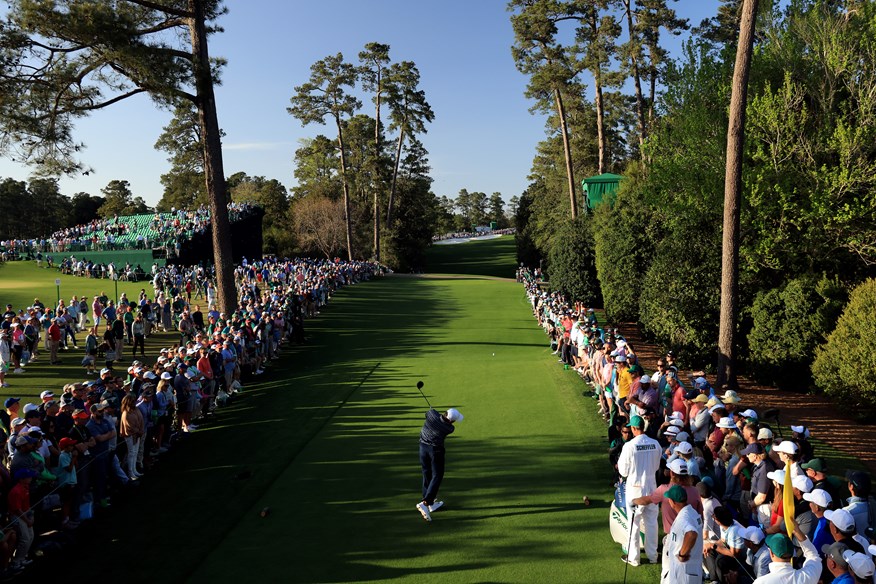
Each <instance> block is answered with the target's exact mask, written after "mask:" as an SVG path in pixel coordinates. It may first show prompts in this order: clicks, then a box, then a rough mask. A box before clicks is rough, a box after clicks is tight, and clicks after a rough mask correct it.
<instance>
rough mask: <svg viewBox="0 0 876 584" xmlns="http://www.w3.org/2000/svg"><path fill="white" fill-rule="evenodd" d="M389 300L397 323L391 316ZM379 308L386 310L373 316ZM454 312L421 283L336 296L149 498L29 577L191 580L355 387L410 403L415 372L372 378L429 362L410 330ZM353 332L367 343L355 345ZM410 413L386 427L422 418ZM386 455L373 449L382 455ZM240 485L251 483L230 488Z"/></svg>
mask: <svg viewBox="0 0 876 584" xmlns="http://www.w3.org/2000/svg"><path fill="white" fill-rule="evenodd" d="M387 298H391V307H392V313H391V314H390V313H387V312H386V310H385V308H384V307H386V306H387V304H386V303H385V302H384V301H385V299H387ZM375 306H379V307H380V308H381V309H382V310H380V311H377V312H375V311H372V310H371V308H372V307H375ZM453 310H454V306H453V305H452V303H451V302H450V301H448V299H447V298H443V297H442V296H440V295H439V294H438V293H437V292H436V290H435V288H434V287H430V286H428V285H424V284H423V283H422V282H420V281H418V280H415V279H413V280H408V281H400V280H391V281H390V280H375V281H373V282H369V283H363V284H360V285H357V286H354V287H352V288H350V289H347V290H344V291H341V292H339V293H338V294H336V295H335V297H334V299H333V301H332V304H331V305H330V306H329V307H327V308H326V309H324V310H323V311H322V314H321V315H320V316H319V317H318V318H317V319H315V320H310V321H307V323H306V334H307V337H308V343H307V344H306V345H303V346H300V347H287V348H286V349H285V351H284V353H283V355H282V357H281V359H280V360H279V361H275V362H274V364H273V365H272V366H271V367H270V368H269V370H268V373H267V374H266V375H264V376H262V377H257V378H254V379H253V380H249V381H247V382H246V383H245V390H244V393H243V397H242V399H240V400H239V401H237V402H236V403H235V404H233V405H232V406H230V407H227V408H223V409H220V410H219V411H218V416H217V419H216V421H215V422H213V423H211V424H209V425H206V426H203V428H202V430H199V431H198V432H197V433H195V434H191V435H184V436H183V437H182V438H183V440H182V442H181V443H180V444H179V445H178V446H177V447H176V448H174V449H173V450H172V451H171V452H169V453H168V454H166V455H165V456H163V457H162V458H161V459H160V461H159V463H158V465H157V466H156V468H155V469H154V470H153V471H151V472H150V473H148V474H147V476H146V478H144V480H143V481H142V486H139V487H136V488H130V489H126V490H124V491H122V492H120V493H119V494H118V495H117V496H115V497H114V498H113V508H112V510H111V511H107V512H104V513H101V514H99V515H98V516H97V518H96V519H95V520H93V521H90V522H87V523H86V524H84V525H83V526H82V527H81V528H80V529H78V530H77V531H76V532H74V533H72V534H71V539H72V543H71V544H70V545H68V546H67V547H66V548H65V550H64V551H63V552H58V555H57V556H56V557H55V558H54V559H53V561H51V562H39V563H38V564H37V565H36V566H35V567H34V568H35V569H34V570H32V575H34V576H37V577H38V578H39V577H50V576H54V575H60V574H62V573H63V574H69V573H71V570H74V571H77V572H82V573H88V574H91V575H92V576H93V577H100V576H107V577H109V576H118V575H119V574H122V573H124V574H126V579H127V580H128V581H131V582H150V581H155V579H161V580H162V581H166V582H179V581H186V580H188V579H189V577H190V576H191V575H192V573H193V571H194V570H195V569H196V568H197V565H198V564H199V563H200V562H201V561H202V560H203V558H205V557H206V556H207V555H208V554H209V552H210V551H211V550H212V549H214V548H215V547H216V546H217V544H218V543H219V542H220V541H222V539H223V538H224V537H225V535H226V534H227V533H228V532H229V531H230V530H233V529H234V528H235V527H236V526H237V524H238V523H239V522H240V520H241V517H242V516H243V514H245V513H246V512H247V511H249V510H250V508H251V507H252V506H253V505H254V504H255V503H256V501H257V500H258V499H259V497H260V496H261V495H262V494H263V493H264V492H265V491H266V490H267V489H268V488H270V485H271V484H272V483H273V482H274V480H275V479H276V478H277V476H279V475H280V473H282V472H283V471H284V470H285V469H286V468H287V467H288V466H289V464H290V463H291V462H292V461H293V460H294V459H295V457H296V456H297V455H298V454H299V453H300V452H301V451H302V449H303V448H304V447H305V446H306V445H307V444H308V442H309V441H310V440H311V439H312V438H313V436H315V435H316V434H317V433H318V432H319V431H320V430H321V429H322V428H323V427H324V426H325V425H326V423H327V422H328V421H329V420H330V419H331V418H332V417H333V416H334V415H335V414H336V413H337V412H338V411H339V410H340V408H341V406H342V405H343V404H344V403H345V402H346V400H347V399H349V397H350V396H351V394H352V393H353V392H354V391H356V390H357V388H358V387H359V386H360V385H361V386H363V387H364V386H365V385H366V384H367V385H368V387H377V385H375V384H379V385H381V386H387V385H389V386H391V385H396V386H402V385H403V386H404V387H405V391H406V393H405V391H401V390H400V389H394V390H391V391H394V392H397V393H398V394H399V396H400V398H410V397H411V395H412V394H411V391H415V388H413V383H414V381H412V379H415V377H414V375H415V374H416V372H413V371H382V370H381V369H380V367H377V368H376V369H375V366H376V365H377V364H378V363H379V362H380V361H381V359H385V358H387V357H389V356H393V355H400V354H404V353H405V352H408V351H411V350H412V348H414V347H419V349H418V350H420V351H422V350H424V349H423V346H424V345H425V341H426V340H427V337H426V335H425V333H424V332H423V330H422V328H421V327H418V326H414V325H412V323H414V324H415V323H421V322H424V321H428V322H430V323H434V325H435V326H441V324H442V323H443V322H444V320H445V319H446V315H448V314H451V313H452V311H453ZM350 329H359V330H360V331H361V332H360V333H358V334H356V335H351V334H350V333H349V332H348V331H349V330H350ZM372 371H373V373H372V374H371V376H370V377H368V375H369V372H372ZM384 397H385V396H384ZM406 401H407V403H408V405H407V406H403V405H401V404H400V405H399V406H397V407H393V408H391V409H386V408H384V409H383V413H382V414H381V415H386V416H393V417H407V416H409V417H413V416H415V415H416V414H417V412H419V413H420V414H422V408H419V407H414V406H413V405H411V402H410V399H407V400H406ZM375 415H376V414H375ZM384 446H385V445H381V444H379V443H377V444H374V445H369V447H368V449H369V450H373V451H374V452H375V453H376V452H377V451H379V450H380V449H381V448H383V447H384ZM241 474H243V475H245V476H246V478H235V477H236V476H239V475H241ZM259 539H260V540H261V538H259ZM261 541H262V542H263V541H264V540H261ZM269 547H270V546H269ZM98 548H99V549H101V550H102V552H101V560H100V561H99V562H94V561H92V559H91V554H90V553H89V550H94V549H98ZM272 549H273V552H274V553H276V552H277V551H278V550H277V549H276V548H272ZM145 550H148V554H147V555H146V556H144V551H145ZM144 557H148V558H149V559H148V560H146V561H139V560H137V561H136V562H135V563H136V569H134V570H132V568H133V566H132V564H131V562H132V561H135V560H134V558H141V559H143V558H144Z"/></svg>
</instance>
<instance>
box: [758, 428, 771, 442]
mask: <svg viewBox="0 0 876 584" xmlns="http://www.w3.org/2000/svg"><path fill="white" fill-rule="evenodd" d="M757 439H758V440H772V439H773V431H772V430H770V429H769V428H761V429H760V430H758V432H757Z"/></svg>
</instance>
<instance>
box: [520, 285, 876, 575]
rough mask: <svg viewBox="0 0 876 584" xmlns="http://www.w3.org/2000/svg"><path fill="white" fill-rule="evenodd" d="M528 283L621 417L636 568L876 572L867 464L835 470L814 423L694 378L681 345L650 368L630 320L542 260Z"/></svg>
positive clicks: (561, 355) (623, 508)
mask: <svg viewBox="0 0 876 584" xmlns="http://www.w3.org/2000/svg"><path fill="white" fill-rule="evenodd" d="M517 281H518V282H521V283H522V284H523V285H524V287H525V290H526V294H527V297H528V299H529V301H530V303H531V306H532V310H533V314H534V315H535V318H536V319H537V321H538V324H539V325H540V326H541V327H542V328H543V329H544V331H545V333H546V335H547V337H548V340H549V342H550V346H551V348H552V352H553V355H555V356H556V357H557V360H558V364H559V365H562V366H563V367H565V368H568V369H570V370H574V371H575V372H576V373H577V374H578V375H579V376H580V377H581V379H582V383H584V384H585V387H587V390H586V391H585V393H588V394H590V395H591V396H592V397H593V398H594V399H595V400H597V402H598V404H599V411H600V414H601V415H602V417H603V420H604V421H605V423H606V425H607V427H608V464H610V465H611V468H612V471H613V472H614V475H615V480H616V483H615V486H616V501H615V506H616V507H617V508H618V509H619V510H620V512H621V513H623V514H624V519H625V521H626V524H627V525H628V526H629V527H626V526H625V527H624V529H623V535H622V536H621V537H620V538H619V540H618V543H621V545H622V548H623V550H624V554H623V555H622V556H621V558H620V560H621V561H623V562H626V563H627V566H625V568H633V569H635V567H637V566H639V565H641V564H643V563H658V562H659V563H661V582H664V583H680V582H684V583H695V584H700V583H702V582H709V583H712V582H719V583H722V584H724V583H729V584H746V583H751V582H757V583H758V584H764V583H779V582H794V583H809V584H816V583H817V582H824V583H828V582H836V583H837V584H847V583H854V584H863V583H871V582H876V579H874V571H876V569H874V561H873V556H874V554H876V545H873V544H874V542H876V534H874V528H876V500H874V498H873V497H872V483H871V477H870V475H869V474H868V473H867V472H864V471H862V470H859V469H853V470H849V471H846V472H842V471H843V470H844V469H832V468H828V463H827V460H826V458H825V454H826V453H825V452H822V450H823V447H822V446H821V445H820V444H819V445H816V443H814V442H813V440H812V438H813V437H812V435H811V432H810V430H809V429H808V428H806V427H805V426H803V425H791V426H782V425H780V424H779V423H778V413H777V412H776V411H769V410H762V411H758V410H757V409H756V408H753V407H751V405H752V404H746V402H745V399H744V397H743V396H740V395H738V394H737V392H735V391H733V390H731V389H724V388H718V389H716V388H713V387H712V386H711V384H710V383H709V381H708V380H707V379H706V377H705V374H704V373H703V372H694V373H693V374H692V375H691V376H690V377H689V378H688V379H685V378H684V376H683V375H682V369H680V365H679V363H678V362H677V360H676V357H675V355H674V353H673V352H672V351H669V352H668V353H667V354H666V355H665V356H664V357H663V358H661V359H658V361H657V363H656V369H655V370H653V371H650V370H645V368H644V367H643V365H642V364H641V363H640V362H639V358H638V356H637V354H636V350H635V347H633V345H632V344H631V343H629V342H628V341H627V340H626V339H625V338H624V337H623V335H621V334H620V333H619V331H618V330H617V329H614V330H612V329H610V328H605V327H603V326H601V325H600V323H599V321H598V319H597V316H596V312H595V311H594V310H593V309H592V308H587V307H585V306H583V305H582V304H580V303H575V302H569V301H567V299H566V298H564V297H563V296H562V295H561V294H559V293H557V292H550V291H548V290H547V289H546V286H545V285H544V283H543V279H542V275H541V273H540V272H539V271H538V270H531V269H527V268H520V270H518V273H517ZM832 471H841V472H840V474H835V473H834V472H832ZM586 502H587V501H586V497H585V503H586ZM786 506H787V508H786ZM660 532H662V533H663V534H665V535H664V537H662V538H661V537H659V536H658V534H659V533H660ZM789 534H790V536H789ZM616 539H617V538H616ZM661 548H662V554H660V557H658V554H659V553H660V552H659V550H660V549H661Z"/></svg>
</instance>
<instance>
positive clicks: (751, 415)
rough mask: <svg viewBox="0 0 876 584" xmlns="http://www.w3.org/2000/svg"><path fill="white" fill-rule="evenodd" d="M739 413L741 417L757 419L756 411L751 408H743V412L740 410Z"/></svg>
mask: <svg viewBox="0 0 876 584" xmlns="http://www.w3.org/2000/svg"><path fill="white" fill-rule="evenodd" d="M739 415H740V416H742V417H743V418H754V419H755V420H756V419H757V412H755V411H754V410H751V409H749V410H745V411H744V412H742V413H741V414H739Z"/></svg>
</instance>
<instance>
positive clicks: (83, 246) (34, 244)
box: [0, 202, 255, 263]
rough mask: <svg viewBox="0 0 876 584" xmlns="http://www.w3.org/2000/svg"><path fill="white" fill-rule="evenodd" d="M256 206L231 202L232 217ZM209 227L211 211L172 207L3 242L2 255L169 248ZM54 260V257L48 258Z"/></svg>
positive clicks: (40, 255) (31, 256) (5, 257)
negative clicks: (36, 236) (166, 210)
mask: <svg viewBox="0 0 876 584" xmlns="http://www.w3.org/2000/svg"><path fill="white" fill-rule="evenodd" d="M254 208H255V206H254V205H252V204H250V203H246V202H244V203H229V205H228V214H229V220H230V221H231V222H232V223H233V222H235V221H237V220H239V219H242V218H244V217H246V216H247V215H248V214H249V213H250V212H252V211H253V209H254ZM209 227H210V210H209V208H207V207H206V206H201V207H199V208H197V209H194V210H184V209H171V211H170V212H167V213H158V212H156V213H155V214H154V215H152V217H151V218H150V217H148V216H142V215H130V216H125V217H118V216H116V217H113V218H111V219H94V220H92V221H90V222H88V223H85V224H82V225H75V226H73V227H65V228H64V229H60V230H58V231H56V232H54V233H52V234H51V235H50V236H48V237H44V238H32V239H12V240H5V241H0V257H2V259H3V260H4V261H6V260H12V259H35V260H39V261H42V259H43V255H44V254H66V253H76V252H79V253H81V252H88V251H114V250H124V249H152V248H154V247H163V248H166V249H167V250H168V251H171V252H172V251H174V250H177V249H178V248H179V244H180V243H181V242H183V241H186V240H188V239H191V238H192V237H194V236H195V235H198V234H202V233H205V232H206V231H207V229H208V228H209ZM46 259H47V261H49V263H51V258H50V257H47V258H46Z"/></svg>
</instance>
